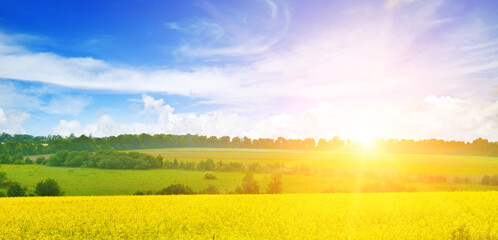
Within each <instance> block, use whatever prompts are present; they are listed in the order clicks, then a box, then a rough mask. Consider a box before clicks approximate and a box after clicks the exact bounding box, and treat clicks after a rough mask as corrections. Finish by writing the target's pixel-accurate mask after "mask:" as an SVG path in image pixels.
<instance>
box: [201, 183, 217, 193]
mask: <svg viewBox="0 0 498 240" xmlns="http://www.w3.org/2000/svg"><path fill="white" fill-rule="evenodd" d="M201 193H202V194H220V191H219V190H218V188H216V187H215V186H213V185H209V186H208V187H207V188H206V189H204V190H202V191H201Z"/></svg>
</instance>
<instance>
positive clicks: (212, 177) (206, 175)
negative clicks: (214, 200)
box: [204, 172, 216, 180]
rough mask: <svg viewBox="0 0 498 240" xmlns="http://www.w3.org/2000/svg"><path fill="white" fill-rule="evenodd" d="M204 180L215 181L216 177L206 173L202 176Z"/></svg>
mask: <svg viewBox="0 0 498 240" xmlns="http://www.w3.org/2000/svg"><path fill="white" fill-rule="evenodd" d="M204 179H207V180H214V179H216V175H214V173H212V172H207V173H206V174H204Z"/></svg>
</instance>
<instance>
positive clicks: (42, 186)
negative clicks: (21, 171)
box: [35, 178, 63, 196]
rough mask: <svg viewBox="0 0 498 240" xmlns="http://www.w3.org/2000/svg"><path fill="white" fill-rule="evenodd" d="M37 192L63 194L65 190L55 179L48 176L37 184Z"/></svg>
mask: <svg viewBox="0 0 498 240" xmlns="http://www.w3.org/2000/svg"><path fill="white" fill-rule="evenodd" d="M35 194H36V195H38V196H62V194H63V192H62V189H61V187H60V186H59V184H58V183H57V182H56V181H55V180H54V179H51V178H48V179H46V180H44V181H43V180H42V181H40V182H38V184H36V189H35Z"/></svg>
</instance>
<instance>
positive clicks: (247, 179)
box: [235, 172, 259, 194]
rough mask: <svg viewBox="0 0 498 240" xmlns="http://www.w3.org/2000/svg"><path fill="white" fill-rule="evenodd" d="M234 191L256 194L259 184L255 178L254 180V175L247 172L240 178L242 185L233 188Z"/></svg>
mask: <svg viewBox="0 0 498 240" xmlns="http://www.w3.org/2000/svg"><path fill="white" fill-rule="evenodd" d="M235 192H236V193H239V194H258V193H259V185H258V182H257V181H256V180H254V176H253V175H252V173H250V172H247V173H246V175H245V176H244V178H243V179H242V186H239V187H237V188H236V189H235Z"/></svg>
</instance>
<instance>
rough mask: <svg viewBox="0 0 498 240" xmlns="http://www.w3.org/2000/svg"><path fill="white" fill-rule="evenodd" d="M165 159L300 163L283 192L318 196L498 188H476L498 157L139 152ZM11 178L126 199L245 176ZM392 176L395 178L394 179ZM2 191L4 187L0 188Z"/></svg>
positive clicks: (37, 170)
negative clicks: (458, 180) (369, 189)
mask: <svg viewBox="0 0 498 240" xmlns="http://www.w3.org/2000/svg"><path fill="white" fill-rule="evenodd" d="M140 152H146V153H150V154H153V155H158V154H161V155H162V156H163V157H164V158H165V160H166V159H168V160H170V161H171V160H173V159H175V158H176V159H177V160H178V161H194V162H198V161H203V160H206V159H207V158H212V159H214V160H215V161H223V162H242V163H245V164H248V163H260V164H266V163H283V164H285V165H286V168H288V169H290V168H292V167H293V166H300V165H302V164H304V165H307V166H309V167H311V168H312V171H311V172H312V173H310V174H284V175H283V184H282V188H283V192H284V193H321V192H324V191H328V190H330V189H331V188H332V189H334V190H335V191H340V192H342V191H344V192H352V191H355V189H358V188H359V186H361V185H368V184H375V183H383V182H385V181H386V179H385V178H388V179H390V180H392V181H400V180H399V179H400V178H402V177H406V176H411V177H413V176H416V175H417V174H440V175H444V176H445V177H446V178H447V182H445V183H430V184H427V183H421V182H417V181H403V182H402V184H403V185H404V186H408V187H411V188H414V189H416V191H463V190H466V191H487V190H498V187H494V186H484V185H480V184H478V182H479V180H480V179H481V177H482V176H483V175H484V174H496V173H498V158H492V157H473V156H447V155H419V154H382V153H347V152H322V151H292V150H261V149H223V148H179V149H175V148H168V149H148V150H140ZM0 171H1V172H6V173H7V177H8V178H9V179H12V180H15V181H18V182H20V183H21V185H23V186H27V187H28V188H29V190H30V191H32V190H33V189H34V187H35V186H36V183H37V182H38V181H40V180H42V179H45V178H54V179H56V180H57V181H58V182H59V183H60V185H61V186H62V188H63V190H64V192H65V194H66V195H70V196H71V195H72V196H74V195H85V196H87V195H128V194H133V193H134V192H136V191H138V190H154V191H157V190H159V189H161V188H163V187H166V186H168V185H170V184H172V183H182V184H186V185H189V186H191V187H192V188H193V189H194V190H196V191H200V190H202V189H205V188H206V187H207V186H208V185H214V186H216V187H217V188H218V189H219V191H220V192H221V193H226V192H229V191H233V190H234V189H235V187H236V186H237V185H240V183H241V182H242V178H243V176H244V173H241V172H215V174H216V177H217V179H216V180H205V179H204V178H203V177H204V174H205V172H203V171H187V170H179V169H152V170H109V169H89V168H85V169H82V168H65V167H48V166H39V165H0ZM393 176H395V177H393ZM455 176H461V177H464V176H465V177H469V178H470V179H471V181H472V182H471V184H455V183H453V178H454V177H455ZM255 177H256V180H258V181H259V184H260V191H261V192H264V191H266V188H267V184H268V183H269V181H270V177H271V176H270V175H269V174H255ZM0 191H5V189H0Z"/></svg>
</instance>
